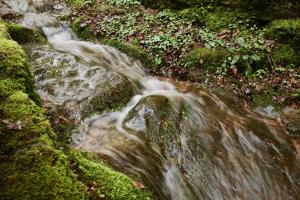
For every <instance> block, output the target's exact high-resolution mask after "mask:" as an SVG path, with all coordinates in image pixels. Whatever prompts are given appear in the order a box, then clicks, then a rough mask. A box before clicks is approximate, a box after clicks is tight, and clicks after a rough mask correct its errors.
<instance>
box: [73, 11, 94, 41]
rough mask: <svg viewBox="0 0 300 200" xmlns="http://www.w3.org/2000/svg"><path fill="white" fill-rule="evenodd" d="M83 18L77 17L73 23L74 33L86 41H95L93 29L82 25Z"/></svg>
mask: <svg viewBox="0 0 300 200" xmlns="http://www.w3.org/2000/svg"><path fill="white" fill-rule="evenodd" d="M82 21H83V17H77V18H75V19H73V20H72V22H71V28H72V29H73V31H74V32H75V33H76V34H77V36H78V37H80V38H81V39H84V40H91V41H93V40H95V39H96V38H95V36H94V35H93V33H92V30H91V28H90V27H89V26H88V25H87V24H85V23H82Z"/></svg>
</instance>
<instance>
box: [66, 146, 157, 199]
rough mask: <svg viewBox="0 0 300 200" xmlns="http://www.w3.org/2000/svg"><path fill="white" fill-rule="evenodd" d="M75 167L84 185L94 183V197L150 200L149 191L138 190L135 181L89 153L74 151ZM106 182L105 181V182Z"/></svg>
mask: <svg viewBox="0 0 300 200" xmlns="http://www.w3.org/2000/svg"><path fill="white" fill-rule="evenodd" d="M71 157H73V162H74V166H76V169H75V170H76V171H77V173H78V174H80V175H79V176H80V177H81V180H82V181H83V182H84V183H93V182H94V187H95V189H96V191H94V192H93V194H92V196H93V197H94V198H95V199H97V197H98V198H99V197H101V196H102V198H104V197H105V198H106V199H116V200H121V199H124V200H126V199H141V200H150V199H151V198H150V196H151V195H150V193H149V192H148V191H147V190H139V189H136V188H135V187H134V185H133V181H132V180H131V179H130V178H128V177H127V176H124V175H123V174H121V173H119V172H116V171H113V170H112V169H111V168H109V167H107V166H105V164H104V163H103V162H101V161H99V160H98V159H97V158H96V157H94V156H93V155H91V154H88V153H82V152H78V151H73V152H72V153H71ZM103 180H105V181H103Z"/></svg>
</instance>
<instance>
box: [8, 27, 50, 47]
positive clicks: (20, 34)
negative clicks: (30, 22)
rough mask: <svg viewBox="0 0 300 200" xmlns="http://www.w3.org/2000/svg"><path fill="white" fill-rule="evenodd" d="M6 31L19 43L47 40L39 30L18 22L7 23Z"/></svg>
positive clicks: (43, 41)
mask: <svg viewBox="0 0 300 200" xmlns="http://www.w3.org/2000/svg"><path fill="white" fill-rule="evenodd" d="M8 32H9V34H10V36H11V37H12V39H14V40H15V41H17V42H18V43H19V44H25V43H46V41H47V40H46V38H45V37H44V36H43V35H42V34H41V33H40V32H38V31H35V30H33V29H30V28H27V27H24V26H21V25H18V24H13V23H10V24H8Z"/></svg>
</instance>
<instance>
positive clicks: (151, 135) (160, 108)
mask: <svg viewBox="0 0 300 200" xmlns="http://www.w3.org/2000/svg"><path fill="white" fill-rule="evenodd" d="M180 120H181V106H175V104H172V102H171V101H170V100H169V99H168V98H166V97H164V96H157V95H153V96H148V97H145V98H143V99H141V100H140V102H139V103H138V104H137V105H136V106H135V107H134V108H133V109H132V110H131V111H130V112H129V114H128V116H127V118H126V119H125V121H124V126H125V127H126V128H127V129H128V130H133V131H136V132H137V133H138V134H141V136H142V137H145V138H146V140H147V141H148V142H149V143H150V144H154V145H157V146H159V147H160V148H161V150H162V151H163V152H165V153H166V154H168V155H172V153H173V152H176V149H178V148H179V146H178V144H177V141H178V137H179V134H180V128H179V124H180Z"/></svg>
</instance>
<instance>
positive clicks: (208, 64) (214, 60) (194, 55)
mask: <svg viewBox="0 0 300 200" xmlns="http://www.w3.org/2000/svg"><path fill="white" fill-rule="evenodd" d="M228 55H229V52H227V51H226V50H224V49H208V48H196V49H194V50H192V51H191V52H190V53H189V54H187V55H186V57H185V59H184V60H183V64H184V66H186V67H192V68H195V67H201V68H204V69H207V70H216V69H217V68H218V67H220V66H221V65H222V63H223V61H224V59H226V58H227V57H228Z"/></svg>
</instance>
